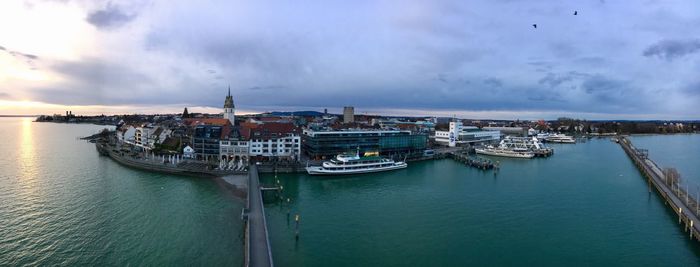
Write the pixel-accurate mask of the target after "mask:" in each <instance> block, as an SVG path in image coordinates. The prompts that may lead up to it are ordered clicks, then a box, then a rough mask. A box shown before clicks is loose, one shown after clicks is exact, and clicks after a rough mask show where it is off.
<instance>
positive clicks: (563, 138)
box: [544, 134, 576, 144]
mask: <svg viewBox="0 0 700 267" xmlns="http://www.w3.org/2000/svg"><path fill="white" fill-rule="evenodd" d="M544 140H545V141H546V142H551V143H566V144H574V143H576V139H574V137H573V136H568V135H564V134H552V135H549V136H547V137H545V138H544Z"/></svg>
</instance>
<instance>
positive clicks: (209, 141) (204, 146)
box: [192, 125, 223, 159]
mask: <svg viewBox="0 0 700 267" xmlns="http://www.w3.org/2000/svg"><path fill="white" fill-rule="evenodd" d="M222 132H223V127H221V126H218V125H199V126H197V127H195V128H194V135H193V136H192V148H194V151H195V155H196V157H197V158H198V159H212V158H218V157H219V140H221V133H222Z"/></svg>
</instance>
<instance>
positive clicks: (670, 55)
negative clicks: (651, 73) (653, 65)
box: [642, 39, 700, 61]
mask: <svg viewBox="0 0 700 267" xmlns="http://www.w3.org/2000/svg"><path fill="white" fill-rule="evenodd" d="M698 51H700V39H692V40H661V41H659V42H657V43H655V44H653V45H651V46H649V47H647V48H646V49H644V52H643V53H642V54H643V55H644V56H645V57H653V56H656V57H659V58H662V59H666V60H669V61H670V60H674V59H676V58H680V57H684V56H686V55H690V54H693V53H696V52H698Z"/></svg>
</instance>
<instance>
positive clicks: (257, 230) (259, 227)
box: [242, 165, 274, 267]
mask: <svg viewBox="0 0 700 267" xmlns="http://www.w3.org/2000/svg"><path fill="white" fill-rule="evenodd" d="M262 189H263V188H262V187H261V186H260V179H259V177H258V167H257V166H256V165H252V166H250V169H249V172H248V198H247V201H246V207H245V209H244V210H243V215H242V217H243V219H244V220H245V222H246V226H245V266H263V267H267V266H274V264H273V262H272V249H271V248H270V238H269V235H268V233H267V220H266V219H265V207H264V206H263V198H262Z"/></svg>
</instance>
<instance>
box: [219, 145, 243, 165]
mask: <svg viewBox="0 0 700 267" xmlns="http://www.w3.org/2000/svg"><path fill="white" fill-rule="evenodd" d="M249 149H250V142H248V141H245V140H221V141H219V154H220V155H221V157H222V158H223V157H225V158H226V159H228V160H232V159H233V160H236V161H237V160H241V159H242V160H243V161H248V159H250V154H249V153H248V151H249Z"/></svg>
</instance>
